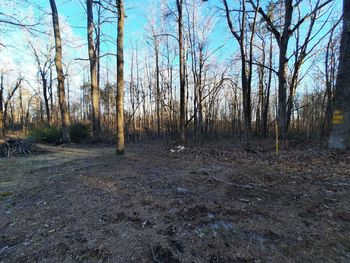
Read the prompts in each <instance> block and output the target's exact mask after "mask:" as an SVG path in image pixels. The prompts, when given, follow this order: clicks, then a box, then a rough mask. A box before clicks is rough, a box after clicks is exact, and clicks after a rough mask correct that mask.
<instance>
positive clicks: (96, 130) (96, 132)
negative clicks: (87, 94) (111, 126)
mask: <svg viewBox="0 0 350 263" xmlns="http://www.w3.org/2000/svg"><path fill="white" fill-rule="evenodd" d="M92 3H93V1H92V0H87V1H86V12H87V38H88V50H89V62H90V87H91V104H92V132H93V137H94V140H98V138H99V136H100V92H99V87H98V83H97V61H98V58H97V56H96V48H95V43H94V16H93V6H92Z"/></svg>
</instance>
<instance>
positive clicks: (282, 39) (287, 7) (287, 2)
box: [249, 0, 333, 148]
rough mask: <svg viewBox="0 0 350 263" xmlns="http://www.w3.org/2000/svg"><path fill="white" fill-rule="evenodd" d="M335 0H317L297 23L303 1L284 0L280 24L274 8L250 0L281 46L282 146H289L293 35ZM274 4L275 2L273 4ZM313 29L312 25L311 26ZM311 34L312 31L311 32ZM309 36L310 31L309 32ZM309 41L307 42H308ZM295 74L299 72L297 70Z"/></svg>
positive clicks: (279, 105) (280, 117) (279, 58)
mask: <svg viewBox="0 0 350 263" xmlns="http://www.w3.org/2000/svg"><path fill="white" fill-rule="evenodd" d="M332 1H333V0H326V1H323V2H321V0H317V2H316V5H315V7H313V8H311V10H310V12H307V13H306V14H305V15H304V16H303V17H299V19H298V20H297V21H296V23H292V22H293V13H294V11H295V10H296V9H297V8H300V6H299V5H300V4H301V3H302V2H303V1H297V3H296V4H293V0H283V1H281V5H283V10H284V11H283V12H284V13H283V23H282V25H279V24H278V21H279V19H274V18H273V12H272V11H273V10H272V11H271V10H269V12H268V13H265V11H264V10H263V9H262V8H261V7H260V6H259V2H257V3H255V2H254V1H253V0H249V2H250V4H251V5H252V7H253V9H254V10H256V11H258V12H259V14H260V15H261V17H262V19H263V20H264V21H265V23H266V25H267V28H268V30H269V31H270V32H271V33H272V34H273V35H274V37H275V40H276V42H277V45H278V48H279V57H278V71H277V76H278V110H277V115H278V126H279V128H280V134H281V136H282V147H283V148H286V147H287V133H288V102H287V88H288V87H287V84H288V83H287V80H288V61H289V58H288V57H287V52H288V47H289V42H290V39H291V37H292V35H293V34H294V33H295V32H296V31H297V30H299V28H300V27H301V25H302V24H303V23H305V21H307V20H308V19H309V18H310V17H314V16H315V14H316V13H317V12H318V11H319V10H321V9H322V8H323V7H325V6H326V5H328V4H329V3H331V2H332ZM272 5H273V4H272ZM311 30H312V27H311ZM310 34H311V32H310ZM307 38H310V37H309V33H308V34H307ZM306 43H307V42H306ZM294 74H297V72H296V71H295V72H294Z"/></svg>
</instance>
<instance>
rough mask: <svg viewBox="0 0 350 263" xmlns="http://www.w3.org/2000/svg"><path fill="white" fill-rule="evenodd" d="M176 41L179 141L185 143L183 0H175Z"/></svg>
mask: <svg viewBox="0 0 350 263" xmlns="http://www.w3.org/2000/svg"><path fill="white" fill-rule="evenodd" d="M176 7H177V15H178V17H177V23H178V41H179V72H180V141H181V142H184V141H185V118H186V116H185V114H186V107H185V84H186V80H185V68H186V65H185V51H184V45H183V44H184V43H183V0H176Z"/></svg>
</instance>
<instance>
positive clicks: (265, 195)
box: [0, 141, 350, 262]
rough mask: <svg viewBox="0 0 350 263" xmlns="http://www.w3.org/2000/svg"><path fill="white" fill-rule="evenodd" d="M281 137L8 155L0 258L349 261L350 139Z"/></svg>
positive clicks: (0, 174)
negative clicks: (276, 148) (342, 143)
mask: <svg viewBox="0 0 350 263" xmlns="http://www.w3.org/2000/svg"><path fill="white" fill-rule="evenodd" d="M272 145H273V144H272ZM271 147H272V148H273V146H269V144H268V143H265V144H264V145H260V146H259V147H257V149H259V150H257V151H254V152H251V151H244V150H242V148H243V147H242V145H240V144H239V143H237V142H233V141H230V142H229V141H225V142H212V143H208V144H207V145H205V146H203V147H200V146H198V145H187V146H186V147H185V149H184V150H183V151H181V152H175V153H173V152H171V151H170V149H171V148H173V147H172V145H169V144H160V143H156V142H154V143H152V142H150V143H134V144H130V145H129V146H128V148H127V154H126V155H125V156H116V155H115V154H114V148H113V147H111V146H105V147H103V146H77V145H72V146H66V147H47V146H46V148H47V149H48V151H49V152H48V153H45V154H38V155H31V156H29V157H11V158H9V159H6V158H2V159H0V262H349V261H350V153H349V151H348V152H343V153H340V152H333V151H326V150H316V149H314V148H312V147H311V148H308V149H301V148H300V147H297V146H295V147H294V148H292V149H290V150H289V151H288V152H286V153H282V154H281V155H280V156H279V158H277V157H276V156H275V155H274V152H273V149H271Z"/></svg>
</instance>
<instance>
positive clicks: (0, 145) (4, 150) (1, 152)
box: [0, 139, 44, 157]
mask: <svg viewBox="0 0 350 263" xmlns="http://www.w3.org/2000/svg"><path fill="white" fill-rule="evenodd" d="M42 152H44V151H43V149H41V148H40V147H38V146H36V145H34V144H33V143H31V142H29V141H27V140H23V139H8V140H5V141H1V142H0V157H10V156H20V155H29V154H33V153H42Z"/></svg>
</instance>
